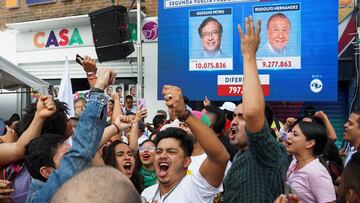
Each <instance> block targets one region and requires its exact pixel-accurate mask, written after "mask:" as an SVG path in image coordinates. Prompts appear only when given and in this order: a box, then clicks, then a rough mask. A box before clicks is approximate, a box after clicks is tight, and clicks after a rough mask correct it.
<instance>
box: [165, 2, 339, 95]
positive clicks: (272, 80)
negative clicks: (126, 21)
mask: <svg viewBox="0 0 360 203" xmlns="http://www.w3.org/2000/svg"><path fill="white" fill-rule="evenodd" d="M250 15H251V16H253V18H254V20H255V21H257V20H258V19H261V22H262V24H261V33H260V37H261V43H260V46H259V49H258V51H257V55H256V62H257V67H258V71H259V78H260V81H261V84H262V87H263V92H264V95H265V98H266V100H268V101H336V100H337V88H338V86H337V81H338V1H329V0H317V1H293V0H291V1H290V0H266V1H254V0H159V41H158V99H163V96H162V95H161V89H162V87H163V85H164V84H172V85H176V86H179V87H181V88H182V89H183V92H184V94H185V95H186V96H187V97H189V99H190V100H203V99H204V96H207V97H208V98H209V99H210V100H238V99H239V96H241V95H242V85H243V82H244V81H243V79H244V78H243V58H242V55H241V51H240V37H239V33H238V29H237V25H240V26H242V27H244V21H245V17H248V16H250Z"/></svg>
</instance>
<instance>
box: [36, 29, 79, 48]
mask: <svg viewBox="0 0 360 203" xmlns="http://www.w3.org/2000/svg"><path fill="white" fill-rule="evenodd" d="M33 42H34V45H35V47H36V48H51V47H53V48H54V47H59V46H61V47H64V46H73V45H83V44H84V42H83V40H82V38H81V35H80V32H79V30H78V29H77V28H73V29H71V30H69V29H66V28H64V29H61V30H59V31H58V32H56V31H54V30H51V31H49V32H36V33H35V34H34V38H33Z"/></svg>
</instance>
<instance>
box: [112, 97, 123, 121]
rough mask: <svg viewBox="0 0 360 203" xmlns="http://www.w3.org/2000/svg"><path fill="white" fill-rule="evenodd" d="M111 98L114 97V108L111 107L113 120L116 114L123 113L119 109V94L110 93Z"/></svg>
mask: <svg viewBox="0 0 360 203" xmlns="http://www.w3.org/2000/svg"><path fill="white" fill-rule="evenodd" d="M112 98H113V99H114V108H113V113H112V116H111V120H112V121H115V120H116V118H117V117H118V116H120V115H124V114H123V112H122V110H121V105H120V98H121V96H120V95H119V94H118V93H117V92H116V93H114V94H113V95H112Z"/></svg>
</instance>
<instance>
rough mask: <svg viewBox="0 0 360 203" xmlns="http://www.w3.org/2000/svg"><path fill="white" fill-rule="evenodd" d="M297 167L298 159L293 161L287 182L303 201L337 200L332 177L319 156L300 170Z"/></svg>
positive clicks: (306, 202) (307, 202)
mask: <svg viewBox="0 0 360 203" xmlns="http://www.w3.org/2000/svg"><path fill="white" fill-rule="evenodd" d="M295 168H296V159H294V160H293V161H292V162H291V164H290V167H289V169H288V171H287V176H286V177H288V178H287V181H286V183H287V184H289V185H290V187H291V190H292V191H293V193H295V194H297V195H298V196H299V198H300V199H301V200H302V201H303V202H305V203H309V202H332V201H335V200H336V195H335V189H334V185H333V183H332V180H331V177H330V175H329V173H328V171H327V170H326V168H325V167H324V166H323V165H322V164H321V163H320V161H319V159H318V158H317V159H315V160H313V161H312V162H310V163H308V164H307V165H305V166H304V167H303V168H301V169H300V170H297V171H295V170H294V169H295Z"/></svg>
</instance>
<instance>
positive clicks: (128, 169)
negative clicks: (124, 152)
mask: <svg viewBox="0 0 360 203" xmlns="http://www.w3.org/2000/svg"><path fill="white" fill-rule="evenodd" d="M124 169H125V170H126V171H130V170H131V163H130V162H126V163H125V164H124Z"/></svg>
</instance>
